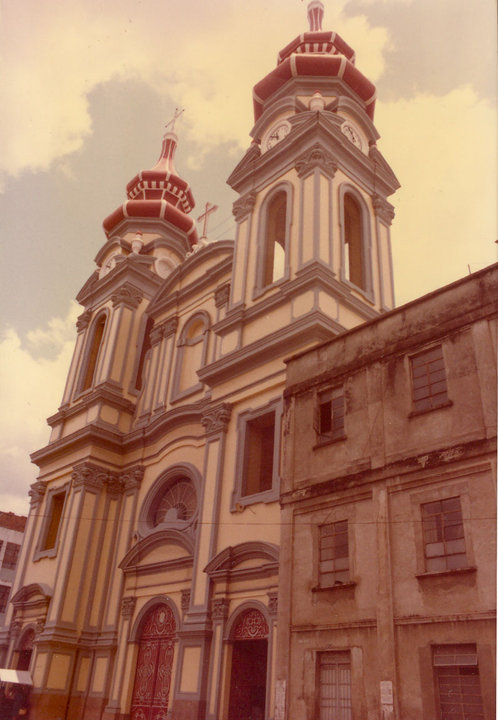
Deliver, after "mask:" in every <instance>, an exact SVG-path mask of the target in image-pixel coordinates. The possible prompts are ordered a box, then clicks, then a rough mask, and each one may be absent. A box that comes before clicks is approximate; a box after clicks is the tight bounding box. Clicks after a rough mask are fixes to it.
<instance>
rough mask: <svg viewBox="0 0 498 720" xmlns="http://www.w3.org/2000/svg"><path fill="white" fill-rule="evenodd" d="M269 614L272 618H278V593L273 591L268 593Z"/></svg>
mask: <svg viewBox="0 0 498 720" xmlns="http://www.w3.org/2000/svg"><path fill="white" fill-rule="evenodd" d="M268 612H269V613H270V615H271V616H272V617H276V616H277V613H278V592H277V591H276V590H274V591H273V590H272V591H270V592H269V593H268Z"/></svg>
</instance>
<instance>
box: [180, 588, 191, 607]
mask: <svg viewBox="0 0 498 720" xmlns="http://www.w3.org/2000/svg"><path fill="white" fill-rule="evenodd" d="M181 603H182V610H183V612H187V611H188V609H189V607H190V590H182V600H181Z"/></svg>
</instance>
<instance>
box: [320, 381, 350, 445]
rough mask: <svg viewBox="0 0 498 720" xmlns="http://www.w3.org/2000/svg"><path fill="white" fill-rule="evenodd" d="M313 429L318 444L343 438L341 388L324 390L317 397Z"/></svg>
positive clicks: (342, 398) (342, 396) (342, 399)
mask: <svg viewBox="0 0 498 720" xmlns="http://www.w3.org/2000/svg"><path fill="white" fill-rule="evenodd" d="M315 429H316V432H317V435H318V442H319V443H327V442H331V441H332V440H340V439H342V438H344V437H345V434H344V393H343V390H342V388H336V389H335V390H326V391H325V392H321V393H320V394H319V395H318V403H317V417H316V423H315Z"/></svg>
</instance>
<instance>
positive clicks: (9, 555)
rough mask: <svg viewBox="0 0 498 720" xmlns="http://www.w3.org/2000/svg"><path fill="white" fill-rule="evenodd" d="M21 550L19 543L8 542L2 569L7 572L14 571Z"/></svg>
mask: <svg viewBox="0 0 498 720" xmlns="http://www.w3.org/2000/svg"><path fill="white" fill-rule="evenodd" d="M20 550H21V546H20V545H18V544H17V543H12V542H8V543H7V547H6V548H5V554H4V556H3V562H2V567H3V568H5V569H6V570H14V568H15V567H16V565H17V560H18V558H19V552H20Z"/></svg>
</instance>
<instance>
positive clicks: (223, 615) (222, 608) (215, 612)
mask: <svg viewBox="0 0 498 720" xmlns="http://www.w3.org/2000/svg"><path fill="white" fill-rule="evenodd" d="M229 604H230V602H229V600H227V599H226V598H215V599H214V600H213V608H212V611H211V615H212V618H213V620H226V619H227V617H228V606H229Z"/></svg>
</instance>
